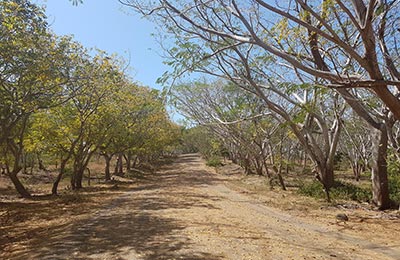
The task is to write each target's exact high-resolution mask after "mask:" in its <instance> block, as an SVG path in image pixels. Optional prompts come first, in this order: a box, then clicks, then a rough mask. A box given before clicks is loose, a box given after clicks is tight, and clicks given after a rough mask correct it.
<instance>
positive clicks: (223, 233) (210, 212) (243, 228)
mask: <svg viewBox="0 0 400 260" xmlns="http://www.w3.org/2000/svg"><path fill="white" fill-rule="evenodd" d="M227 178H228V177H227V176H223V175H218V174H215V173H214V172H213V170H212V169H209V168H207V167H206V166H205V165H204V162H203V161H202V160H201V159H200V158H199V157H198V156H197V155H185V156H181V157H179V158H178V159H177V161H176V162H175V163H173V164H171V165H168V166H165V167H163V168H162V169H161V170H160V171H159V172H158V173H157V174H156V175H155V176H154V178H153V179H151V180H150V181H148V182H146V183H144V184H143V185H140V186H139V187H138V188H136V189H134V190H131V191H128V192H126V193H124V194H123V195H122V196H120V197H119V198H117V199H115V200H113V201H112V203H111V204H109V205H107V207H105V208H104V209H102V210H100V211H97V212H96V213H95V214H94V215H93V216H92V217H90V218H88V219H87V220H84V221H81V222H79V223H76V225H75V226H74V227H72V228H70V229H69V230H66V231H65V230H64V231H63V232H60V233H57V232H53V233H52V234H49V236H48V238H47V239H45V240H43V241H41V242H40V243H38V244H36V245H35V246H34V247H33V248H30V249H29V250H28V251H29V254H26V253H24V255H20V256H19V257H20V258H21V259H149V260H150V259H193V260H195V259H196V260H200V259H235V260H236V259H363V260H365V259H400V245H399V243H398V241H393V242H394V243H397V245H396V244H391V245H385V244H380V243H379V244H378V243H376V242H373V241H368V240H366V239H364V238H362V237H358V236H355V235H354V234H352V233H350V232H347V231H346V229H345V228H344V229H343V228H341V227H340V226H338V225H332V224H323V223H320V222H318V223H319V224H318V223H317V222H315V221H313V220H312V219H310V218H307V217H305V218H300V217H294V216H291V215H289V214H288V213H285V212H283V211H280V210H278V209H275V208H272V207H269V206H268V205H266V204H265V202H262V201H260V200H257V199H255V198H254V197H252V196H250V195H249V194H246V192H243V191H242V192H240V191H237V190H236V189H231V188H229V187H228V186H227V185H225V182H226V181H227Z"/></svg>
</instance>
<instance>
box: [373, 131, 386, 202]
mask: <svg viewBox="0 0 400 260" xmlns="http://www.w3.org/2000/svg"><path fill="white" fill-rule="evenodd" d="M372 134H373V137H372V157H373V159H374V160H373V162H372V176H371V179H372V201H373V203H375V204H376V205H377V206H378V208H379V209H380V210H384V209H388V208H390V204H391V203H390V198H389V184H388V175H387V162H386V159H387V147H388V136H387V129H386V126H385V124H380V129H374V128H372Z"/></svg>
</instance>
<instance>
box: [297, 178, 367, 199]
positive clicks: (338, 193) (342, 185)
mask: <svg viewBox="0 0 400 260" xmlns="http://www.w3.org/2000/svg"><path fill="white" fill-rule="evenodd" d="M298 192H299V193H300V194H302V195H306V196H309V197H313V198H318V199H322V198H325V192H324V190H323V187H322V184H321V183H320V182H318V181H313V182H310V183H306V184H302V185H301V186H300V188H299V190H298ZM330 196H331V199H333V200H335V199H336V200H339V199H340V200H354V201H358V202H363V201H370V200H371V197H372V195H371V191H370V189H365V188H361V187H358V186H356V185H354V184H351V183H346V182H341V181H335V184H334V187H333V188H332V189H331V190H330Z"/></svg>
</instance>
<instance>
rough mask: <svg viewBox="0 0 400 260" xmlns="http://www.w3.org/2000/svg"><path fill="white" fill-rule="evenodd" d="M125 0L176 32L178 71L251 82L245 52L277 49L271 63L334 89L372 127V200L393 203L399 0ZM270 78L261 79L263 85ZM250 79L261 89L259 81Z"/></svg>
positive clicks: (399, 108) (399, 114) (262, 54)
mask: <svg viewBox="0 0 400 260" xmlns="http://www.w3.org/2000/svg"><path fill="white" fill-rule="evenodd" d="M123 2H124V3H125V4H126V5H129V6H131V7H133V8H135V9H136V10H138V11H139V12H141V13H143V14H146V15H147V14H150V15H151V17H153V18H155V19H156V20H157V19H158V21H159V22H161V23H162V24H163V28H164V29H165V30H166V31H167V33H169V34H171V35H173V36H175V39H176V42H175V45H176V46H177V47H175V48H171V49H170V51H169V54H170V55H171V57H172V61H171V62H169V63H170V64H171V65H175V66H174V68H175V73H176V74H177V75H180V74H182V73H183V72H185V71H202V72H206V73H208V74H211V75H221V74H222V75H224V76H225V77H226V78H228V79H231V80H236V81H245V82H246V81H247V82H248V83H252V82H251V81H250V82H249V79H250V77H249V76H250V75H249V72H252V71H254V66H257V65H259V63H255V62H254V61H256V59H249V58H248V57H249V53H250V52H252V53H251V54H252V55H254V56H256V57H258V59H259V60H264V61H265V60H266V59H269V57H268V55H266V54H269V55H272V56H273V57H274V59H275V63H274V64H279V63H281V64H283V66H284V67H286V68H291V69H293V71H294V72H295V74H294V75H296V76H297V77H298V78H300V79H301V80H302V81H308V82H313V83H314V84H315V83H316V84H318V85H319V86H322V87H325V88H326V87H328V88H333V89H335V90H336V91H337V92H338V93H339V94H340V95H341V96H342V97H343V99H345V100H346V102H347V103H348V104H349V105H350V106H351V107H352V108H353V110H354V111H355V112H356V113H357V114H358V115H359V116H360V117H361V118H363V119H364V120H365V121H366V122H368V124H369V125H370V126H371V127H372V129H373V131H372V132H373V136H374V138H373V140H374V147H375V150H374V157H375V160H374V163H373V167H372V168H373V195H374V196H373V200H374V202H375V203H376V204H377V205H378V206H379V207H380V208H381V209H384V208H387V207H389V206H390V200H389V197H388V192H387V191H388V183H387V170H386V163H385V161H386V156H387V131H388V130H387V126H386V125H387V124H386V122H388V121H389V122H390V121H393V120H395V119H399V118H400V100H399V98H398V97H397V96H396V95H397V94H396V93H397V92H398V90H399V89H400V81H399V73H398V71H397V68H396V60H397V56H396V55H397V54H396V53H397V52H396V51H395V50H396V48H397V47H396V46H397V45H396V44H395V43H396V36H398V34H399V32H398V31H397V30H396V27H395V26H392V25H394V24H395V23H394V22H391V21H396V19H397V18H398V13H399V12H398V9H399V3H398V2H397V1H391V2H389V1H380V2H378V1H373V0H372V1H368V2H367V3H365V2H364V1H361V0H352V1H340V0H336V1H322V4H321V2H320V1H307V2H306V1H302V0H297V1H289V2H284V3H280V4H279V5H278V4H275V5H274V4H270V3H269V2H267V1H262V0H254V1H242V2H240V3H238V2H237V1H229V2H226V1H222V0H220V1H213V2H212V3H209V2H207V1H196V2H187V1H178V2H174V3H171V2H169V1H160V2H159V3H155V2H154V3H151V4H148V3H144V2H142V1H123ZM292 39H297V40H296V41H293V40H292ZM391 49H392V50H394V51H391ZM235 56H236V57H235ZM212 59H213V60H214V63H212V62H210V60H212ZM248 61H251V62H248ZM227 64H228V65H230V66H226V65H227ZM240 64H242V66H241V70H236V69H235V68H236V67H237V65H240ZM221 65H222V66H221ZM256 69H258V70H262V69H264V67H263V66H261V67H256ZM232 72H234V73H232ZM267 78H268V77H265V76H264V78H257V80H261V82H262V81H264V83H265V81H266V80H267ZM257 80H255V78H253V82H256V83H257V82H258V81H257ZM249 85H250V86H251V87H254V88H255V90H256V91H257V88H256V85H255V84H254V83H252V84H249ZM360 92H361V93H363V92H368V93H370V94H373V95H375V96H376V97H378V98H379V101H380V102H382V104H383V105H385V106H386V107H387V108H388V110H387V112H385V111H384V112H383V113H379V115H378V116H376V113H375V112H374V109H371V107H370V104H367V103H365V102H364V100H363V99H362V98H360V94H359V93H360ZM389 112H390V113H389ZM382 114H383V117H385V118H386V119H384V120H382ZM385 114H386V115H385Z"/></svg>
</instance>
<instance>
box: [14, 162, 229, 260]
mask: <svg viewBox="0 0 400 260" xmlns="http://www.w3.org/2000/svg"><path fill="white" fill-rule="evenodd" d="M198 166H201V161H200V160H199V158H198V156H197V155H186V156H181V157H179V158H178V159H177V162H175V163H173V164H171V165H166V166H164V167H163V168H162V169H161V170H160V171H159V172H158V173H157V174H156V175H155V176H154V177H153V179H152V180H151V181H150V183H147V184H146V185H144V186H141V187H138V188H137V189H133V190H131V191H129V192H126V193H124V195H122V196H120V197H119V198H118V199H116V200H114V201H113V202H112V203H111V204H109V205H107V207H106V208H104V209H102V210H100V211H98V212H97V213H96V214H95V215H93V216H92V217H91V218H90V219H86V220H83V221H81V222H78V223H74V225H73V226H66V225H63V226H58V227H53V228H51V229H50V230H48V231H47V233H48V237H47V239H46V240H45V241H43V240H42V239H35V238H32V240H31V242H30V245H29V248H26V250H23V249H21V250H20V253H19V254H17V258H20V259H148V260H150V259H192V260H201V259H204V260H205V259H222V256H218V255H212V254H210V253H205V252H197V251H196V250H193V248H192V246H193V245H194V242H193V241H191V240H190V239H189V238H187V237H184V236H183V235H182V232H180V231H182V230H183V229H185V228H186V226H185V223H182V222H179V221H178V220H177V219H174V218H170V217H164V216H163V214H162V213H160V210H170V209H175V210H176V209H186V208H192V207H201V208H204V209H205V210H206V209H213V208H215V207H214V206H213V205H211V204H209V203H206V202H205V198H207V199H211V200H219V198H218V197H209V196H202V195H199V194H196V193H195V192H193V193H191V192H190V189H187V188H188V187H196V186H199V185H214V184H216V183H218V182H219V181H220V180H219V179H217V178H216V177H215V176H214V175H213V174H210V173H209V172H207V171H205V170H201V167H199V169H200V170H198V169H197V167H198Z"/></svg>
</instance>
